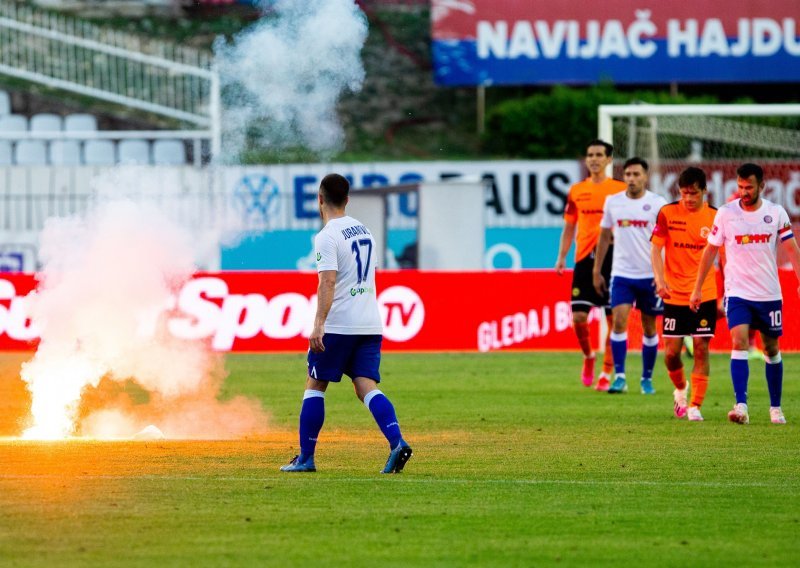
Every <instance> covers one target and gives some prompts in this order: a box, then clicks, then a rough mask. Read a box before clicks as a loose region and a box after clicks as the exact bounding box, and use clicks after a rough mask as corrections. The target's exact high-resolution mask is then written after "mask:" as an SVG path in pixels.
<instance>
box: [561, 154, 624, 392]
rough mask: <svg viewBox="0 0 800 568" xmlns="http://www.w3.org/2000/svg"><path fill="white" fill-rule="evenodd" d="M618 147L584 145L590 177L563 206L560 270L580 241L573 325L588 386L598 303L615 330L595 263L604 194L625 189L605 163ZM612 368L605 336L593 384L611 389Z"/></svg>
mask: <svg viewBox="0 0 800 568" xmlns="http://www.w3.org/2000/svg"><path fill="white" fill-rule="evenodd" d="M613 154H614V147H613V146H612V145H611V144H609V143H608V142H604V141H603V140H592V141H591V142H589V144H588V146H587V147H586V157H585V164H586V169H588V170H589V177H588V178H586V179H585V180H583V181H580V182H578V183H576V184H575V185H573V186H572V187H571V188H570V190H569V194H568V195H567V204H566V207H565V208H564V230H563V231H562V232H561V242H560V243H559V246H558V259H557V260H556V266H555V269H556V272H557V273H558V274H563V273H564V269H565V268H566V265H567V252H569V249H570V247H571V246H572V241H576V249H575V270H574V271H573V273H572V326H573V329H574V330H575V335H576V336H577V337H578V343H579V344H580V347H581V351H583V357H584V361H583V371H582V373H581V380H582V381H583V384H584V385H585V386H587V387H590V386H592V384H593V383H594V360H595V356H594V351H592V343H591V340H590V339H589V322H588V320H589V310H591V309H592V307H594V306H598V307H602V308H604V309H605V312H606V320H607V321H608V328H609V329H611V308H610V306H609V298H608V292H606V293H605V294H603V295H602V296H601V295H600V294H598V293H597V291H596V290H595V288H594V281H593V279H592V269H593V267H594V249H595V247H596V246H597V240H598V238H599V237H600V220H601V219H602V218H603V205H605V202H606V197H608V196H609V195H614V194H615V193H619V192H621V191H625V188H626V187H627V186H626V185H625V183H623V182H621V181H619V180H615V179H612V178H609V177H607V176H606V168H607V167H608V166H609V165H610V164H611V161H612V158H613ZM612 256H613V252H612V249H609V251H608V254H607V256H606V258H605V262H604V263H603V268H602V274H603V276H604V278H605V279H606V281H608V280H609V279H610V277H611V258H612ZM613 368H614V363H613V360H612V357H611V347H610V345H609V344H608V338H606V350H605V357H604V358H603V372H602V373H601V375H600V380H599V381H597V385H595V388H596V389H597V390H600V391H607V390H608V387H609V386H610V381H609V377H610V376H611V372H612V370H613Z"/></svg>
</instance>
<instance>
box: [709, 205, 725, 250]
mask: <svg viewBox="0 0 800 568" xmlns="http://www.w3.org/2000/svg"><path fill="white" fill-rule="evenodd" d="M725 217H727V215H726V214H725V209H724V208H721V209H720V210H719V211H717V216H716V217H714V226H713V227H711V232H710V233H709V234H708V242H709V244H712V245H714V246H715V247H721V246H722V245H723V244H725V229H724V226H725Z"/></svg>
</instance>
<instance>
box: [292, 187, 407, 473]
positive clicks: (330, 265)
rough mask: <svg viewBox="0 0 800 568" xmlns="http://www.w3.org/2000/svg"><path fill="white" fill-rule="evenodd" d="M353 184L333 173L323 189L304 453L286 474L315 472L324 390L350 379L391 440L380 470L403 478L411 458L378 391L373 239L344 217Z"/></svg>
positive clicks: (378, 320) (378, 336) (389, 406)
mask: <svg viewBox="0 0 800 568" xmlns="http://www.w3.org/2000/svg"><path fill="white" fill-rule="evenodd" d="M349 192H350V184H349V182H348V181H347V179H345V178H344V177H342V176H340V175H339V174H329V175H327V176H325V177H324V178H323V179H322V182H321V183H320V186H319V194H318V201H319V211H320V216H321V217H322V224H323V228H322V230H321V231H320V232H319V234H317V236H316V238H315V239H314V249H315V250H314V252H315V254H316V260H317V271H318V272H319V287H318V289H317V313H316V316H315V318H314V328H313V330H312V332H311V335H310V336H309V338H308V341H309V344H310V348H309V351H308V376H307V377H306V390H305V394H304V395H303V405H302V407H301V409H300V428H299V429H300V454H299V455H297V456H295V457H294V458H293V459H292V461H291V462H290V463H289V464H288V465H285V466H283V467H282V468H281V470H282V471H291V472H310V471H316V466H315V464H314V450H315V449H316V445H317V436H318V435H319V432H320V430H321V429H322V424H323V422H324V420H325V390H326V389H327V388H328V384H329V383H331V382H339V381H341V379H342V375H343V374H346V375H347V376H348V377H350V379H351V380H352V381H353V387H354V388H355V391H356V395H357V396H358V398H359V399H360V400H361V401H362V402H363V403H364V405H365V406H366V407H367V408H368V409H369V411H370V412H371V413H372V416H373V417H374V418H375V421H376V422H377V423H378V426H379V427H380V429H381V432H383V435H384V436H386V439H387V440H388V442H389V450H390V453H389V459H388V460H387V461H386V465H385V467H384V469H383V473H400V472H401V471H402V470H403V467H404V466H405V464H406V462H407V461H408V459H409V458H410V457H411V448H410V447H409V445H408V444H407V443H406V442H405V440H403V436H402V434H401V433H400V425H399V423H398V422H397V416H396V415H395V411H394V406H392V403H391V402H389V399H388V398H386V396H385V395H384V394H383V393H382V392H381V391H380V390H378V386H377V385H378V383H379V382H380V380H381V376H380V372H379V368H380V362H381V341H382V339H383V336H382V333H383V327H382V325H381V318H380V313H379V311H378V300H377V296H376V293H375V265H376V260H377V257H378V251H377V250H375V240H374V239H373V238H372V234H371V233H370V231H369V229H367V228H366V227H365V226H364V225H363V224H361V223H360V222H359V221H357V220H356V219H354V218H352V217H349V216H348V215H347V214H346V213H345V207H346V206H347V201H348V194H349Z"/></svg>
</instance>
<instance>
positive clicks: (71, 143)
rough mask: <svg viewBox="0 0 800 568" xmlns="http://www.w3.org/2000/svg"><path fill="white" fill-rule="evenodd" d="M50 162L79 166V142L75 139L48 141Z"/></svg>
mask: <svg viewBox="0 0 800 568" xmlns="http://www.w3.org/2000/svg"><path fill="white" fill-rule="evenodd" d="M50 163H51V164H52V165H54V166H80V165H81V143H80V142H78V141H77V140H53V141H52V142H50Z"/></svg>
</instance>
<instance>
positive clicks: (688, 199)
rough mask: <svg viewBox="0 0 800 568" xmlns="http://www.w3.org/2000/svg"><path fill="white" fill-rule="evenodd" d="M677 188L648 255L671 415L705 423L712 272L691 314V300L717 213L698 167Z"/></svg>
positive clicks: (662, 212) (712, 311) (713, 305)
mask: <svg viewBox="0 0 800 568" xmlns="http://www.w3.org/2000/svg"><path fill="white" fill-rule="evenodd" d="M678 187H679V188H680V193H681V198H680V200H679V201H674V202H673V203H670V204H668V205H665V206H664V207H662V208H661V210H660V211H659V212H658V218H657V220H656V226H655V228H654V229H653V236H652V237H651V238H650V242H651V255H650V256H651V259H652V261H653V272H654V274H655V281H656V293H657V294H658V295H659V296H661V297H662V298H663V299H664V329H663V337H664V346H665V350H664V363H666V366H667V373H668V374H669V378H670V379H671V380H672V383H673V384H674V385H675V391H674V393H673V397H674V400H675V407H674V408H675V416H676V417H677V418H683V417H684V416H688V419H689V420H691V421H694V422H700V421H702V420H703V415H702V414H701V413H700V407H701V406H702V404H703V399H704V398H705V394H706V388H707V386H708V372H709V362H708V344H709V342H710V341H711V338H712V337H714V329H715V327H716V322H717V282H716V278H715V277H714V274H712V273H709V274H708V276H707V277H706V279H705V280H704V281H703V293H702V303H701V305H700V310H699V311H697V312H694V311H692V309H691V307H690V306H689V297H690V296H691V294H692V290H693V289H694V282H695V278H696V277H697V270H698V267H699V266H700V257H701V256H702V255H703V249H704V248H705V246H706V238H707V237H708V234H709V233H710V231H711V227H712V226H713V225H714V217H715V216H716V214H717V210H716V209H715V208H714V207H712V206H711V205H709V204H708V203H706V202H705V200H704V198H705V195H706V189H707V186H706V174H705V172H704V171H703V170H701V169H700V168H695V167H690V168H686V169H685V170H684V171H683V172H682V173H681V175H680V177H679V178H678ZM662 253H663V254H664V258H663V259H662ZM720 260H721V261H722V257H720ZM689 336H690V337H691V338H692V342H693V346H694V366H693V368H692V375H691V383H692V400H691V402H690V403H689V404H688V405H687V400H686V395H687V392H686V391H687V385H686V377H685V376H684V372H683V362H682V361H681V348H682V346H683V338H684V337H689Z"/></svg>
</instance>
